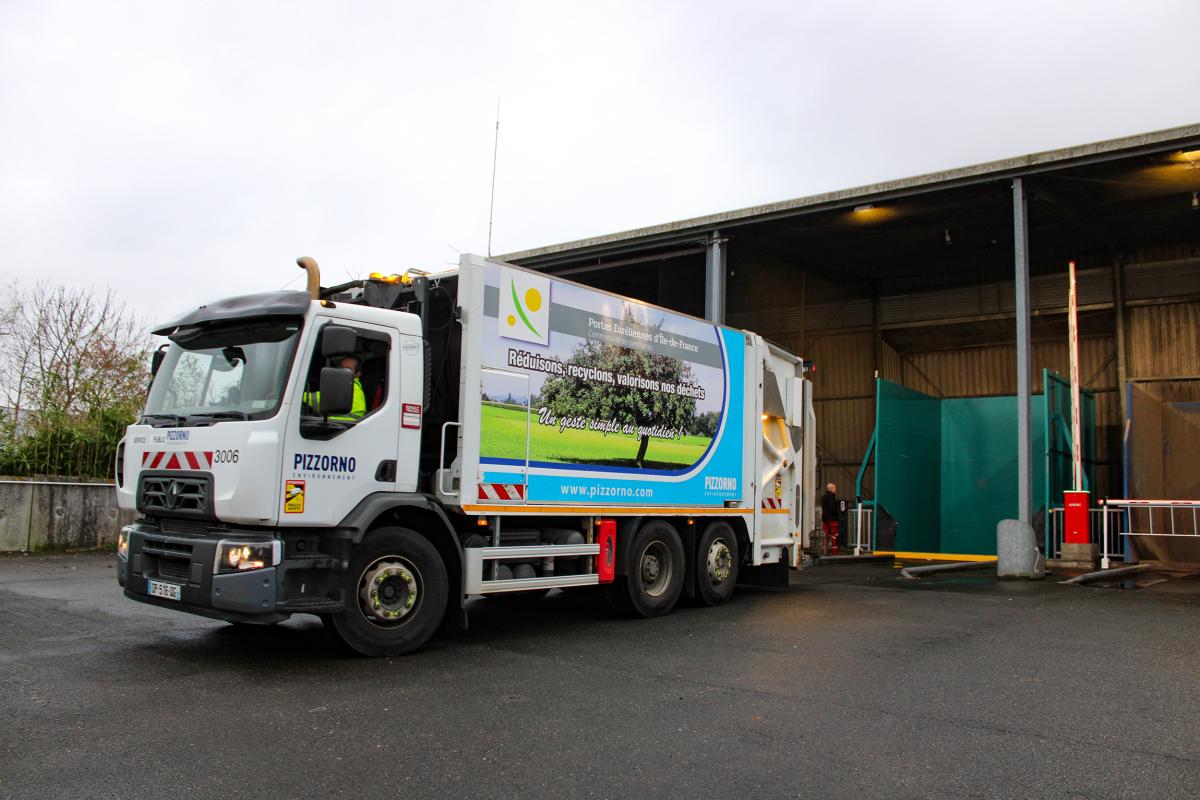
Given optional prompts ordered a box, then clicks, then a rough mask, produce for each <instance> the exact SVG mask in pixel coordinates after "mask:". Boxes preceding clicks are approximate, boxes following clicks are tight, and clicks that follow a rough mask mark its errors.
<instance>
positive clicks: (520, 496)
mask: <svg viewBox="0 0 1200 800" xmlns="http://www.w3.org/2000/svg"><path fill="white" fill-rule="evenodd" d="M479 499H480V500H524V499H525V486H524V485H523V484H520V483H481V484H479Z"/></svg>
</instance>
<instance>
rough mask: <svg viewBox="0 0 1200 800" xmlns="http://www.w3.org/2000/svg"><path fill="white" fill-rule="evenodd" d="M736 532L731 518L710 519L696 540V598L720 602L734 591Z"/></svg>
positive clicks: (737, 558)
mask: <svg viewBox="0 0 1200 800" xmlns="http://www.w3.org/2000/svg"><path fill="white" fill-rule="evenodd" d="M740 563H741V560H740V554H739V553H738V541H737V536H736V535H735V534H734V532H733V526H732V525H730V524H729V523H728V522H710V523H709V524H708V525H707V526H706V527H705V528H704V532H703V533H702V534H700V540H699V541H698V542H696V570H695V572H696V600H698V601H699V602H700V603H702V604H704V605H706V606H718V605H720V604H721V603H724V602H725V601H726V600H728V599H729V598H730V597H731V596H732V595H733V588H734V586H736V585H737V578H738V564H740Z"/></svg>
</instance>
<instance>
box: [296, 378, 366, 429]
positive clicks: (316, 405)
mask: <svg viewBox="0 0 1200 800" xmlns="http://www.w3.org/2000/svg"><path fill="white" fill-rule="evenodd" d="M304 402H305V403H307V404H308V405H309V407H310V408H312V409H313V410H314V411H316V412H318V413H320V411H321V393H320V392H305V393H304ZM366 414H367V396H366V394H364V393H363V388H362V382H361V381H360V380H359V379H358V378H355V379H354V390H353V394H352V396H351V398H350V413H349V414H338V415H336V416H333V415H331V416H330V417H329V418H330V419H332V420H334V421H336V422H358V421H359V420H360V419H362V418H363V417H365V416H366Z"/></svg>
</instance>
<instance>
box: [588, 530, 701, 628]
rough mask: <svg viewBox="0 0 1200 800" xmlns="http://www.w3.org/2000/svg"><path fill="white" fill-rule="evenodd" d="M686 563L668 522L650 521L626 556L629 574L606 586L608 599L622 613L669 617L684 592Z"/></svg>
mask: <svg viewBox="0 0 1200 800" xmlns="http://www.w3.org/2000/svg"><path fill="white" fill-rule="evenodd" d="M684 563H685V562H684V552H683V542H682V541H681V540H680V538H679V531H677V530H675V527H674V526H673V525H671V523H669V522H667V521H666V520H661V519H656V520H651V521H650V522H647V523H646V524H644V525H642V526H641V528H639V529H638V532H637V534H635V535H634V537H633V539H632V541H631V542H630V544H629V547H628V549H627V550H626V554H625V565H626V574H625V575H620V576H618V577H617V579H616V580H615V581H613V582H612V583H611V584H609V585H608V586H607V587H605V593H604V594H605V597H606V598H607V599H608V602H609V604H610V605H611V606H612V607H613V608H614V609H616V610H617V611H620V612H623V613H628V614H633V615H634V616H639V617H660V616H662V615H663V614H667V613H669V612H670V611H671V609H673V608H674V607H675V604H676V603H677V602H679V595H680V594H681V593H682V592H683V582H684Z"/></svg>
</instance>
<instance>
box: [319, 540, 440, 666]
mask: <svg viewBox="0 0 1200 800" xmlns="http://www.w3.org/2000/svg"><path fill="white" fill-rule="evenodd" d="M448 585H449V581H448V579H447V577H446V565H445V564H443V563H442V558H441V556H440V555H438V552H437V549H436V548H434V546H433V545H432V544H431V543H430V542H429V540H428V539H426V538H425V537H423V536H421V535H420V534H418V533H417V532H416V531H412V530H409V529H407V528H379V529H377V530H374V531H372V532H371V533H370V534H368V535H367V538H366V539H364V540H363V542H362V544H360V545H359V546H358V547H357V548H356V552H355V554H354V558H353V559H351V561H350V568H349V570H348V571H347V574H346V582H345V586H344V589H345V597H346V599H345V610H344V611H342V612H341V613H339V614H332V615H330V619H329V621H330V622H331V623H332V626H333V629H334V630H335V631H336V633H337V635H338V636H339V637H341V639H342V641H343V642H345V643H346V644H347V645H348V646H349V647H350V648H351V649H353V650H354V651H356V652H358V653H361V654H362V655H365V656H399V655H404V654H405V653H411V652H412V651H414V650H416V649H417V648H419V647H420V646H421V645H423V644H425V642H426V641H428V640H429V637H430V636H432V635H433V633H434V631H436V630H437V629H438V626H439V625H440V624H441V622H442V616H443V615H444V614H445V613H446V601H447V594H448Z"/></svg>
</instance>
